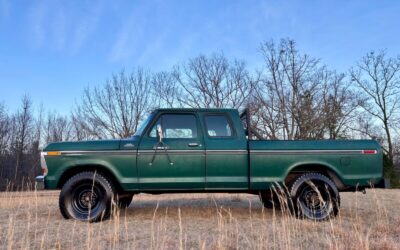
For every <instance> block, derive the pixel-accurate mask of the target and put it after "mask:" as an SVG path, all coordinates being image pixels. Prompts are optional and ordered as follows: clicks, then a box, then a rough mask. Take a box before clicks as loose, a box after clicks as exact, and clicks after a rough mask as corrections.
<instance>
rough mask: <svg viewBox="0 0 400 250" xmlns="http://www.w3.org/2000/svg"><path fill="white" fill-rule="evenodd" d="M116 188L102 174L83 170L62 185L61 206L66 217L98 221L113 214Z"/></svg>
mask: <svg viewBox="0 0 400 250" xmlns="http://www.w3.org/2000/svg"><path fill="white" fill-rule="evenodd" d="M114 194H115V190H114V187H113V186H112V184H111V182H110V181H109V180H108V179H107V178H106V177H105V176H103V175H102V174H99V173H96V172H82V173H79V174H76V175H74V176H72V177H71V178H70V179H69V180H68V181H67V182H66V183H65V184H64V186H63V187H62V189H61V193H60V198H59V207H60V211H61V214H62V215H63V217H64V218H66V219H70V218H73V219H76V220H80V221H87V222H97V221H101V220H104V219H108V218H109V217H110V214H111V208H112V203H113V201H114Z"/></svg>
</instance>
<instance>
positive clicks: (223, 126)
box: [205, 115, 232, 137]
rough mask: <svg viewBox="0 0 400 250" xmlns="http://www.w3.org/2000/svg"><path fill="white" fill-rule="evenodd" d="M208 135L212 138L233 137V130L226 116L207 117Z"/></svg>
mask: <svg viewBox="0 0 400 250" xmlns="http://www.w3.org/2000/svg"><path fill="white" fill-rule="evenodd" d="M205 121H206V127H207V133H208V135H209V136H211V137H226V136H232V128H231V125H230V124H229V122H228V119H227V118H226V116H224V115H207V116H206V118H205Z"/></svg>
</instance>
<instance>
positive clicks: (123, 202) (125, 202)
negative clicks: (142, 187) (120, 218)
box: [117, 194, 133, 209]
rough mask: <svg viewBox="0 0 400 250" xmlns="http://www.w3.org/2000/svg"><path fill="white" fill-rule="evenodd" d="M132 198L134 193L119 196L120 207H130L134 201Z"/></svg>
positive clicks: (118, 203)
mask: <svg viewBox="0 0 400 250" xmlns="http://www.w3.org/2000/svg"><path fill="white" fill-rule="evenodd" d="M132 199H133V194H132V195H125V196H123V197H121V198H118V201H117V205H118V208H120V209H124V208H127V207H129V205H130V204H131V203H132Z"/></svg>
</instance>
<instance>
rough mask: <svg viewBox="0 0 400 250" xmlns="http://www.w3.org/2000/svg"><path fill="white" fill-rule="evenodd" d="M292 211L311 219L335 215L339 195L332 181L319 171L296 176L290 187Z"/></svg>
mask: <svg viewBox="0 0 400 250" xmlns="http://www.w3.org/2000/svg"><path fill="white" fill-rule="evenodd" d="M290 198H291V204H292V205H293V210H294V212H295V213H296V214H297V215H298V216H300V217H302V218H307V219H311V220H316V221H321V220H326V219H328V218H331V217H335V216H336V215H337V213H338V211H339V207H340V196H339V191H338V190H337V188H336V186H335V184H334V183H333V181H331V180H330V179H329V178H328V177H326V176H325V175H322V174H319V173H307V174H304V175H301V176H300V177H298V178H297V179H296V180H295V182H294V183H293V185H292V186H291V188H290Z"/></svg>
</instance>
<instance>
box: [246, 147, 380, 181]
mask: <svg viewBox="0 0 400 250" xmlns="http://www.w3.org/2000/svg"><path fill="white" fill-rule="evenodd" d="M249 152H250V188H251V189H260V188H265V187H266V186H270V185H271V183H274V182H283V181H284V178H285V177H286V176H287V174H288V173H289V172H290V171H292V170H296V169H301V168H304V167H306V166H307V167H308V168H309V167H310V166H313V167H315V168H326V169H329V170H330V171H332V172H333V173H334V174H335V175H336V176H337V177H338V178H339V179H340V181H341V182H342V183H343V184H344V185H346V186H357V185H358V186H360V187H361V186H369V185H370V184H371V183H376V182H377V181H379V180H380V178H381V177H382V149H381V147H380V146H379V144H378V143H377V142H376V141H374V140H345V141H344V140H319V141H309V140H304V141H283V140H268V141H266V140H265V141H264V140H257V141H249Z"/></svg>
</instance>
